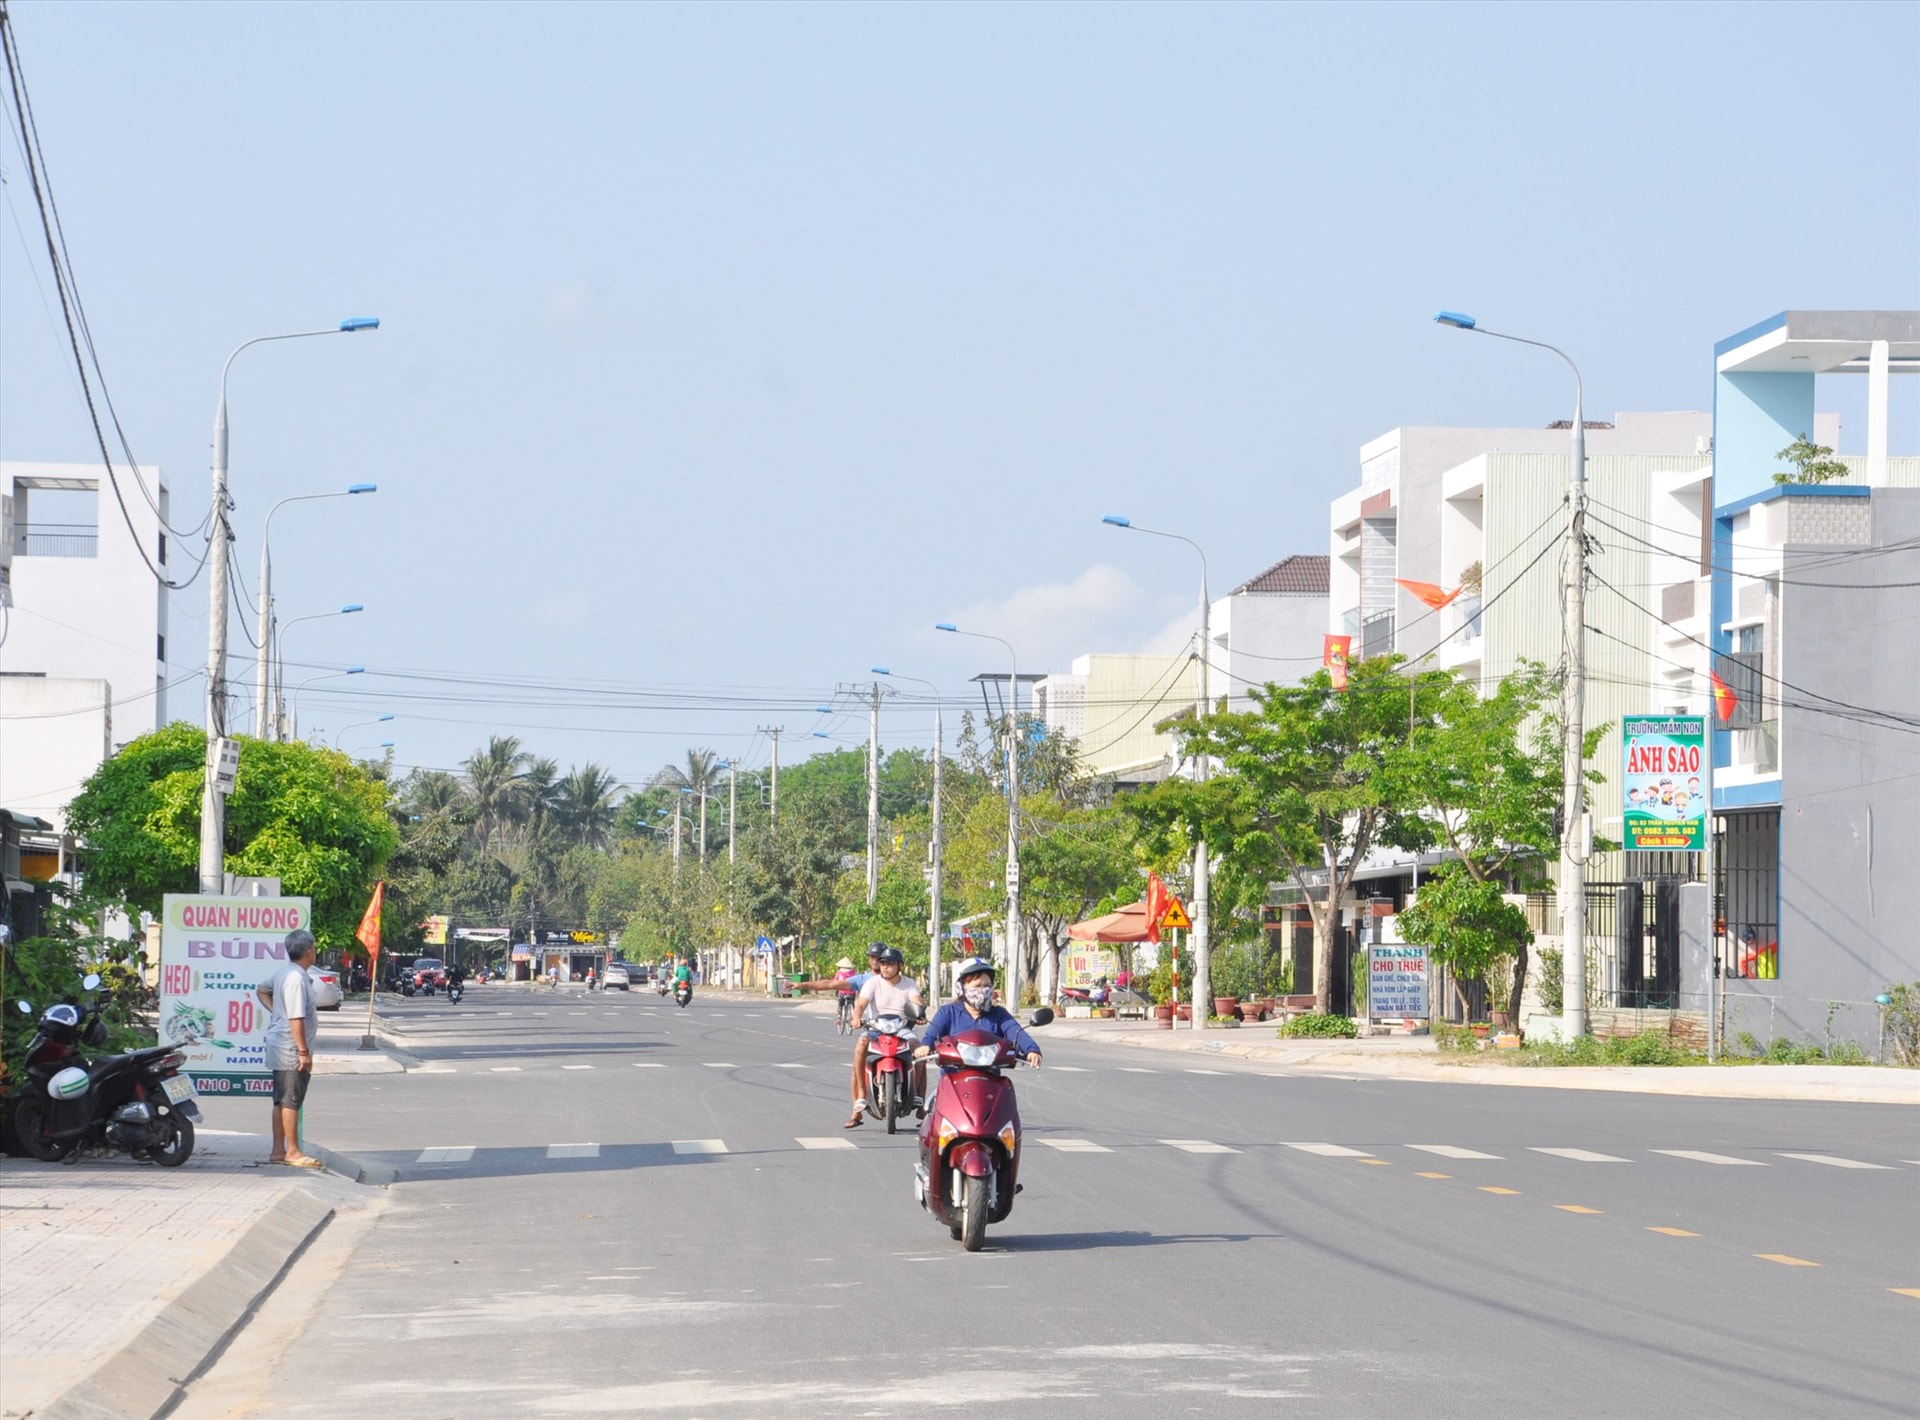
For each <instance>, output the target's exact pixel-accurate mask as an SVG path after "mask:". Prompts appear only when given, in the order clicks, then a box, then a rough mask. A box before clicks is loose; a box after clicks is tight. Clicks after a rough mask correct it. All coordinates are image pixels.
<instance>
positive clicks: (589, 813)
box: [554, 764, 620, 848]
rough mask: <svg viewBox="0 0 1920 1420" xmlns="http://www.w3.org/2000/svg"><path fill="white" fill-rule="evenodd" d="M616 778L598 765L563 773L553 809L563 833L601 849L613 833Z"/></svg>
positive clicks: (618, 785)
mask: <svg viewBox="0 0 1920 1420" xmlns="http://www.w3.org/2000/svg"><path fill="white" fill-rule="evenodd" d="M619 792H620V784H619V781H618V780H616V779H615V778H614V777H613V775H612V774H610V773H609V772H608V771H607V770H606V769H604V768H602V767H601V766H600V765H598V764H583V765H578V766H576V767H575V768H573V769H571V770H569V771H568V772H567V777H566V778H565V779H562V780H561V781H560V784H559V787H558V788H557V789H556V790H555V793H554V811H555V814H556V816H557V817H558V818H559V820H560V824H561V826H562V827H563V828H564V829H565V830H566V832H567V836H568V837H570V838H572V839H573V840H574V841H576V842H578V843H581V844H584V845H585V846H586V847H589V848H605V847H606V846H607V844H608V843H609V841H610V840H611V839H612V836H613V827H614V814H615V812H616V804H615V797H614V796H615V795H617V794H618V793H619Z"/></svg>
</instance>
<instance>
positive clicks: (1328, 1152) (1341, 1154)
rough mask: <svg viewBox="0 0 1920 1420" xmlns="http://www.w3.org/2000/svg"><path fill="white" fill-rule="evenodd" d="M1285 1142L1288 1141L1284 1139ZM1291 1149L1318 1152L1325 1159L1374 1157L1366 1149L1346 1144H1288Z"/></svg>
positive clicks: (1307, 1152) (1306, 1152)
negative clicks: (1351, 1147)
mask: <svg viewBox="0 0 1920 1420" xmlns="http://www.w3.org/2000/svg"><path fill="white" fill-rule="evenodd" d="M1281 1142H1282V1143H1283V1144H1284V1143H1286V1141H1285V1140H1284V1139H1283V1140H1281ZM1287 1147H1288V1148H1289V1149H1298V1150H1299V1151H1300V1152H1301V1153H1303V1154H1318V1155H1320V1157H1322V1158H1324V1159H1370V1158H1372V1157H1373V1155H1372V1154H1369V1153H1368V1152H1367V1151H1366V1150H1365V1149H1349V1148H1348V1147H1347V1146H1346V1145H1345V1144H1287Z"/></svg>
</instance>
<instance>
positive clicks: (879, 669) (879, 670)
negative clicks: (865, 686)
mask: <svg viewBox="0 0 1920 1420" xmlns="http://www.w3.org/2000/svg"><path fill="white" fill-rule="evenodd" d="M867 669H868V670H869V671H870V672H872V673H873V674H874V675H892V674H893V672H892V671H890V670H888V669H887V668H886V667H885V666H868V667H867Z"/></svg>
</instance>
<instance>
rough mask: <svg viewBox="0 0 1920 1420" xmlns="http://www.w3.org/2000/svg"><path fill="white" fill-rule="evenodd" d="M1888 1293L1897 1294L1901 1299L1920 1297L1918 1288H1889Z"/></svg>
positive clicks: (1919, 1288)
mask: <svg viewBox="0 0 1920 1420" xmlns="http://www.w3.org/2000/svg"><path fill="white" fill-rule="evenodd" d="M1887 1290H1888V1291H1889V1292H1898V1293H1899V1294H1900V1295H1901V1296H1903V1297H1920V1287H1889V1288H1887Z"/></svg>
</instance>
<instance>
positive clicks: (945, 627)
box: [933, 621, 960, 631]
mask: <svg viewBox="0 0 1920 1420" xmlns="http://www.w3.org/2000/svg"><path fill="white" fill-rule="evenodd" d="M933 629H934V630H935V631H958V630H959V629H960V628H959V627H957V626H955V625H954V624H953V623H952V622H951V621H936V622H934V623H933Z"/></svg>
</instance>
